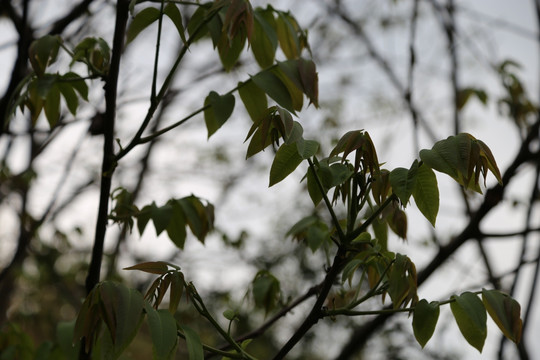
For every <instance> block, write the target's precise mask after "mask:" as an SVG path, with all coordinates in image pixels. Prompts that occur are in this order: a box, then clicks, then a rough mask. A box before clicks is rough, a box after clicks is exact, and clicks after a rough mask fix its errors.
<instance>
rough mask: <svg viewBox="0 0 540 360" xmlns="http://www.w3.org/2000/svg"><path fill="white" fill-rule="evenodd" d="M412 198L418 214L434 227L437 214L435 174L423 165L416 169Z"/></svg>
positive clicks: (437, 202)
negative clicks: (418, 211)
mask: <svg viewBox="0 0 540 360" xmlns="http://www.w3.org/2000/svg"><path fill="white" fill-rule="evenodd" d="M413 197H414V202H415V203H416V206H418V209H419V210H420V212H421V213H422V214H423V215H424V216H425V217H426V219H428V221H429V222H430V223H431V225H433V226H435V221H436V220H437V214H438V213H439V188H438V186H437V177H436V176H435V173H434V172H433V170H431V169H430V168H429V167H427V166H426V165H424V164H422V165H420V167H418V172H417V175H416V184H415V186H414V190H413Z"/></svg>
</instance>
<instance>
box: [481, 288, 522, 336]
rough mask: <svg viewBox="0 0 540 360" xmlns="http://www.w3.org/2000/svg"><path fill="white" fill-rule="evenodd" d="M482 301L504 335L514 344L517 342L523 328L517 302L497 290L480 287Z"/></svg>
mask: <svg viewBox="0 0 540 360" xmlns="http://www.w3.org/2000/svg"><path fill="white" fill-rule="evenodd" d="M482 301H483V303H484V306H485V307H486V310H487V312H488V314H489V316H491V318H492V319H493V321H494V322H495V324H497V326H498V327H499V329H501V331H502V332H503V334H504V336H506V337H507V338H508V339H510V340H512V341H513V342H515V343H516V344H517V343H519V341H520V339H521V332H522V330H523V321H522V320H521V315H520V313H521V307H520V305H519V303H518V302H517V301H516V300H514V299H512V298H511V297H510V296H508V295H507V294H504V293H502V292H500V291H498V290H486V289H482Z"/></svg>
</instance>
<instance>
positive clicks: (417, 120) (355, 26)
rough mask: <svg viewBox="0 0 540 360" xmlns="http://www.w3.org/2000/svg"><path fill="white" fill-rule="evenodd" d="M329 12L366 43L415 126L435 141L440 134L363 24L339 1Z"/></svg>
mask: <svg viewBox="0 0 540 360" xmlns="http://www.w3.org/2000/svg"><path fill="white" fill-rule="evenodd" d="M328 12H329V13H330V14H331V15H335V16H337V17H338V18H340V19H341V20H342V21H343V22H344V23H345V24H347V25H348V26H349V27H350V28H351V30H352V31H353V33H354V35H356V36H357V37H358V38H359V39H360V40H361V41H362V42H363V43H364V45H365V46H366V49H367V51H368V53H369V55H370V56H371V58H372V59H373V60H374V61H375V63H376V64H377V65H378V66H379V67H380V68H381V69H382V70H383V73H384V74H385V75H386V76H387V77H388V79H389V80H390V83H391V84H392V85H393V86H394V88H395V89H396V90H397V91H398V92H399V94H400V96H401V97H402V98H403V101H404V102H405V105H406V106H407V108H408V110H409V112H410V114H411V118H412V121H413V126H414V128H415V129H416V128H417V126H418V124H420V125H422V127H423V129H424V130H425V131H426V133H427V134H428V136H429V137H430V138H431V140H432V141H433V142H435V141H436V140H437V139H438V136H436V134H435V132H434V131H433V130H432V129H431V127H430V126H429V124H428V123H427V122H426V121H425V120H424V119H423V118H422V116H421V114H420V112H419V111H418V109H417V108H416V106H415V105H414V104H413V102H412V101H411V98H410V96H408V93H407V90H406V89H405V87H404V86H403V84H402V83H401V81H400V80H399V78H398V76H397V75H396V73H395V72H394V70H393V69H392V67H391V66H390V65H389V64H388V62H387V61H386V59H385V58H384V57H383V56H382V55H381V54H380V53H379V51H378V50H377V48H376V47H375V45H374V44H373V41H371V38H370V37H369V36H368V35H367V33H366V32H365V30H364V29H363V27H362V25H360V24H359V23H358V22H357V21H354V20H353V19H352V18H350V17H349V15H348V12H347V11H346V10H344V9H342V8H341V5H340V3H339V2H336V5H335V6H333V7H328Z"/></svg>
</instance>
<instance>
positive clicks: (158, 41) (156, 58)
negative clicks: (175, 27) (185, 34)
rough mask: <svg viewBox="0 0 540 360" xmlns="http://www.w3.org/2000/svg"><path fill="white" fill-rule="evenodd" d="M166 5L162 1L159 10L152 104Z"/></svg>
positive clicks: (152, 95)
mask: <svg viewBox="0 0 540 360" xmlns="http://www.w3.org/2000/svg"><path fill="white" fill-rule="evenodd" d="M164 4H165V1H164V0H161V7H160V9H159V19H158V31H157V39H156V55H155V57H154V72H153V74H152V90H151V95H150V101H151V102H154V101H155V100H156V83H157V74H158V62H159V48H160V46H161V29H162V27H163V8H164Z"/></svg>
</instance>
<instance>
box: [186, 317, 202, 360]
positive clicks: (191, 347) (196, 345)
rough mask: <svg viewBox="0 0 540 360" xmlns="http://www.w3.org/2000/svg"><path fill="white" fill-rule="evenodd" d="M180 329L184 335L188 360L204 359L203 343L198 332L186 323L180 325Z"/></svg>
mask: <svg viewBox="0 0 540 360" xmlns="http://www.w3.org/2000/svg"><path fill="white" fill-rule="evenodd" d="M180 329H181V330H182V331H183V332H184V336H185V337H186V345H187V349H188V354H189V360H204V351H203V345H202V342H201V338H200V337H199V334H197V333H196V332H195V331H193V330H192V329H191V328H190V327H188V326H186V325H180Z"/></svg>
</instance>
